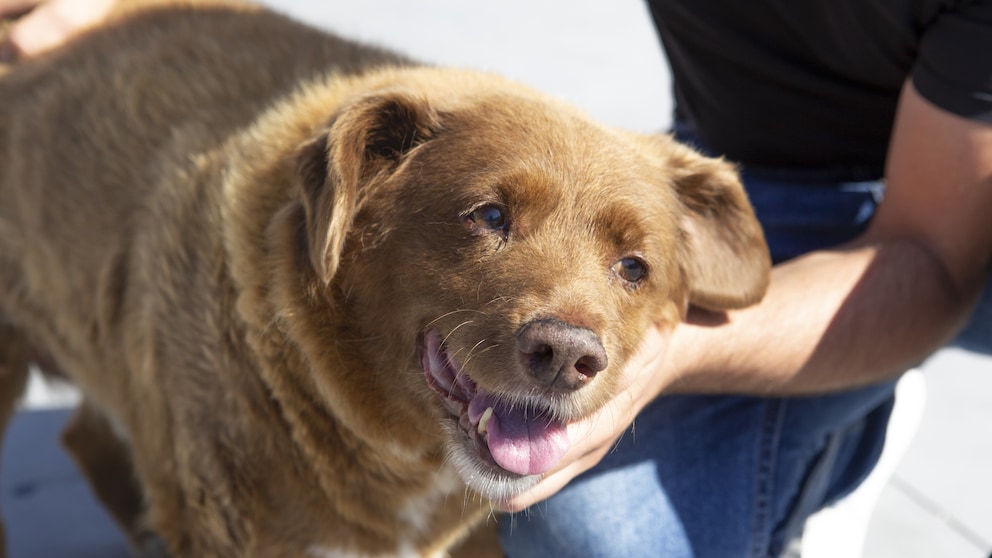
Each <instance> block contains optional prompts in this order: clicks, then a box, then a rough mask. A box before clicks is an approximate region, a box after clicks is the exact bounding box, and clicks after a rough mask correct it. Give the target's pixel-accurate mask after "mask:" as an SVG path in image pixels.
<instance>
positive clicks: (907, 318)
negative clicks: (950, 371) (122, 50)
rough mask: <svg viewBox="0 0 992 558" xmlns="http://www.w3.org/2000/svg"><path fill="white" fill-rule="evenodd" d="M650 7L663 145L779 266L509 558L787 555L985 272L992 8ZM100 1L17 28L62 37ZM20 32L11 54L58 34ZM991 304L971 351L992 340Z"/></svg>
mask: <svg viewBox="0 0 992 558" xmlns="http://www.w3.org/2000/svg"><path fill="white" fill-rule="evenodd" d="M15 1H16V0H15ZM11 2H12V0H0V13H4V12H5V4H10V3H11ZM87 3H89V8H87V9H82V10H81V11H80V12H79V13H83V14H87V15H85V16H84V17H76V18H75V19H73V18H69V17H68V16H65V15H64V14H66V13H69V12H67V11H65V10H66V9H67V8H66V6H70V5H75V9H80V8H81V7H83V4H87ZM903 4H906V5H903ZM650 5H651V8H652V13H653V15H654V17H655V21H656V23H657V26H658V28H659V31H660V34H661V37H662V41H663V42H664V44H665V47H666V51H667V53H668V55H669V57H670V59H671V62H672V69H673V75H674V78H675V89H676V100H677V114H676V122H677V126H676V133H677V135H679V137H680V138H681V139H683V140H685V141H689V142H693V143H695V144H696V145H697V146H699V147H700V148H701V149H704V150H707V151H710V152H711V153H714V154H723V155H726V156H727V157H728V158H730V159H732V160H734V161H737V162H739V163H741V164H742V169H743V176H744V179H745V182H746V185H747V187H748V189H749V193H750V195H751V197H752V201H753V202H754V204H755V207H756V209H757V211H758V215H759V218H761V219H762V221H763V224H764V225H765V227H766V234H767V236H768V240H769V243H770V245H771V247H772V251H773V255H774V257H775V259H776V261H777V262H778V265H777V266H776V268H775V270H774V272H773V281H772V285H771V288H770V291H769V293H768V295H767V297H766V298H765V300H764V301H763V302H762V303H761V304H760V305H758V306H756V307H754V308H750V309H747V310H742V311H738V312H732V313H730V314H728V315H726V316H709V315H702V314H700V313H696V314H694V315H693V316H691V319H690V320H689V322H688V323H686V324H684V325H681V326H679V327H678V328H676V329H675V330H674V331H650V332H647V335H646V338H645V342H644V348H643V350H642V351H641V353H640V354H639V356H638V357H637V358H636V359H635V360H634V362H633V363H632V364H631V366H629V367H628V370H627V371H626V372H627V375H626V377H625V381H626V385H627V386H628V389H627V390H626V391H625V392H624V393H622V394H621V395H620V396H619V397H618V398H617V399H616V400H614V401H613V402H612V404H611V405H610V406H608V407H607V408H606V409H605V410H604V411H603V412H602V413H600V414H599V415H598V416H597V417H596V418H594V419H593V420H589V421H585V422H583V423H578V424H573V425H571V426H570V437H571V438H572V441H573V447H572V450H571V451H570V453H569V454H568V455H567V456H566V457H565V459H564V460H563V461H562V464H561V465H560V467H559V469H558V470H556V471H554V472H552V473H550V474H549V475H547V476H546V478H545V479H544V480H543V481H542V483H540V484H539V485H538V486H537V487H536V488H535V489H534V490H532V491H531V492H529V493H527V494H525V495H523V496H521V497H519V498H516V499H514V500H512V501H508V502H505V503H503V506H504V507H505V509H507V510H508V511H518V510H523V509H525V508H527V507H528V506H530V505H532V504H534V503H536V502H539V501H541V500H544V499H547V502H546V503H543V504H541V505H540V506H535V507H533V508H530V509H529V510H528V511H527V512H525V513H522V514H518V515H513V516H510V517H509V518H506V519H504V520H502V521H501V527H502V530H503V533H502V540H503V543H504V547H505V549H506V551H507V553H508V554H509V556H511V557H520V556H703V557H722V556H776V555H778V554H780V553H781V552H782V550H783V548H784V545H785V544H786V543H787V542H788V540H789V539H790V538H792V537H793V536H795V535H797V534H798V533H799V532H800V530H801V527H802V524H803V521H804V520H805V518H806V517H807V516H808V515H809V514H811V513H812V512H814V511H815V510H816V509H818V508H819V507H821V506H822V505H824V504H825V503H827V502H829V501H830V500H832V499H835V498H837V497H839V496H841V495H843V494H844V493H846V492H847V491H849V490H851V489H853V488H854V487H855V486H856V485H857V483H858V482H860V480H861V479H862V478H863V476H864V475H866V474H867V472H868V471H869V470H870V469H871V467H872V466H873V464H874V462H875V460H876V458H877V455H878V453H879V451H880V448H881V444H882V441H883V436H884V430H885V425H886V422H887V419H888V414H889V411H890V410H891V404H892V401H891V394H892V383H893V382H894V380H895V379H896V378H897V377H898V376H899V374H900V373H901V372H902V371H904V370H906V369H907V368H909V367H911V366H912V365H914V364H916V363H917V362H919V361H920V360H922V359H923V358H925V357H926V356H927V355H928V354H930V353H931V352H932V351H934V350H936V349H937V348H939V347H940V346H942V345H943V344H944V343H945V342H947V340H948V339H950V338H951V337H952V336H953V335H954V333H955V332H956V331H957V330H958V329H959V328H960V327H961V326H962V324H964V323H965V321H966V318H967V317H968V315H969V314H970V313H971V312H972V309H973V308H974V307H975V302H976V300H977V299H978V297H979V294H980V292H981V290H982V287H983V285H984V282H985V281H986V276H987V274H988V270H989V267H990V262H992V227H990V226H989V225H988V224H987V222H986V221H987V219H988V217H987V216H988V215H992V125H990V122H992V67H990V64H992V57H989V56H986V53H988V52H992V49H990V47H992V7H990V3H989V2H988V1H984V0H979V1H972V2H949V3H946V2H945V3H943V4H941V5H939V6H938V5H937V2H922V3H916V4H914V5H909V3H908V2H907V3H900V2H887V3H881V2H864V1H854V0H844V1H842V2H837V1H836V0H825V1H819V0H817V1H811V2H791V3H779V2H766V1H760V0H757V1H755V2H733V1H731V0H694V1H693V2H676V1H674V0H658V1H654V2H651V3H650ZM108 6H109V4H108V3H107V0H52V2H50V3H48V4H46V5H44V6H42V7H41V8H39V10H37V11H36V12H34V13H33V14H32V15H31V17H32V18H37V20H36V21H44V20H43V18H46V17H52V18H54V19H52V20H51V21H56V22H62V23H61V24H59V25H61V26H59V25H55V24H50V25H47V26H43V27H44V28H45V29H48V31H49V32H50V31H52V30H53V29H55V30H56V32H55V33H54V35H56V36H59V35H60V34H62V35H64V34H65V33H69V32H71V31H72V30H73V29H74V26H75V27H78V26H81V25H85V24H86V23H87V22H89V21H95V20H96V19H99V17H101V16H102V15H103V14H104V13H105V12H106V11H107V10H109V7H108ZM46 14H48V15H46ZM59 14H63V15H59ZM29 21H31V20H25V22H24V23H22V24H20V25H21V26H24V27H27V25H28V22H29ZM66 21H70V23H69V24H65V22H66ZM80 22H82V23H80ZM24 27H20V26H19V27H15V29H14V41H15V42H13V43H10V44H9V45H8V46H13V47H16V48H11V49H10V50H8V52H9V53H11V54H20V55H27V56H30V55H32V54H34V53H35V52H37V51H38V50H43V49H44V48H47V44H54V43H57V41H58V40H59V39H58V37H56V39H55V41H54V42H49V43H46V44H43V45H42V46H40V47H39V46H38V43H33V42H31V40H30V39H29V37H42V36H43V35H44V34H43V33H41V32H40V31H37V32H34V33H28V32H24V34H23V35H19V34H18V33H19V32H21V31H23V29H24ZM38 42H40V43H44V41H40V39H39V41H38ZM883 176H884V179H885V182H884V183H885V187H884V201H882V200H883V188H882V182H881V179H882V178H883ZM990 308H992V304H989V303H988V302H985V303H982V304H980V305H979V306H978V317H982V316H984V318H985V319H984V321H976V322H975V324H976V326H975V327H972V328H970V331H971V333H972V337H971V339H973V340H976V339H977V340H979V341H981V340H983V339H984V340H986V342H988V340H992V332H990V331H989V327H990V323H992V318H990V314H989V312H990ZM982 327H984V328H985V329H984V330H982V329H980V328H982ZM688 394H696V395H688ZM700 394H702V395H700ZM721 394H746V395H721ZM817 394H818V395H817ZM659 395H660V397H659ZM795 395H802V396H806V397H802V398H790V397H785V396H795ZM771 396H774V397H771ZM635 416H636V417H637V422H636V430H635V431H634V432H632V433H627V431H628V430H629V426H630V424H631V422H632V421H633V419H634V418H635ZM625 433H626V434H625ZM618 438H620V441H619V442H617V439H618ZM614 448H615V451H611V450H613V449H614Z"/></svg>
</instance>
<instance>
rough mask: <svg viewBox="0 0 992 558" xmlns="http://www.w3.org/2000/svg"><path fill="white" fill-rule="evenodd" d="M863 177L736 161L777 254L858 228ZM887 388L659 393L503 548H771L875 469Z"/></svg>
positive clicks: (778, 549) (987, 311) (990, 335)
mask: <svg viewBox="0 0 992 558" xmlns="http://www.w3.org/2000/svg"><path fill="white" fill-rule="evenodd" d="M859 174H860V173H859V172H853V173H849V176H848V177H847V179H843V178H840V177H838V176H834V173H832V172H824V173H819V174H816V173H805V172H804V173H802V174H791V175H790V173H782V172H772V173H769V172H764V171H761V170H758V171H750V170H745V171H744V173H743V177H744V182H745V185H746V187H747V189H748V193H749V195H750V197H751V201H752V203H753V204H754V206H755V210H756V212H757V214H758V217H759V219H760V220H761V222H762V225H763V226H764V228H765V234H766V237H767V240H768V243H769V246H770V247H771V250H772V255H773V259H774V260H775V261H776V262H780V261H783V260H786V259H789V258H791V257H795V256H797V255H799V254H802V253H804V252H808V251H811V250H816V249H819V248H824V247H828V246H830V245H834V244H837V243H839V242H843V241H845V240H848V239H850V238H852V237H854V236H856V235H857V234H859V233H860V232H862V231H863V230H864V228H865V227H866V226H867V224H868V222H869V220H870V218H871V216H872V215H873V213H874V209H875V206H876V204H877V202H878V201H879V200H880V198H881V194H882V183H881V182H878V181H871V180H864V178H866V177H863V176H859ZM838 178H840V179H838ZM989 295H992V289H987V290H986V297H985V299H984V301H983V303H982V305H980V307H979V309H978V310H977V311H976V321H975V322H974V323H973V324H972V326H970V327H969V330H968V331H966V335H965V341H963V342H962V343H961V344H962V345H964V346H968V347H969V348H973V349H974V348H981V347H979V346H978V345H977V343H984V349H985V350H986V351H987V350H988V347H989V343H990V342H992V296H989ZM811 296H815V295H812V294H811ZM893 388H894V384H893V383H885V384H880V385H875V386H871V387H867V388H863V389H858V390H854V391H849V392H844V393H839V394H834V395H826V396H816V397H802V398H761V397H743V396H692V395H679V396H663V397H660V398H658V399H657V400H656V401H655V402H654V403H652V404H651V405H650V406H648V407H647V408H646V409H645V410H644V411H643V412H642V413H641V414H640V415H639V416H638V418H637V420H636V421H635V426H634V429H632V430H631V431H630V432H628V433H627V434H626V435H625V436H624V437H623V439H621V441H620V443H619V444H618V445H617V448H616V450H615V451H613V452H612V453H610V454H609V455H607V456H606V458H605V459H603V461H602V462H601V463H599V465H597V466H596V467H595V468H593V469H592V470H590V471H588V472H586V473H585V474H583V475H581V476H579V477H577V478H576V479H574V480H573V481H572V482H571V483H570V484H569V485H568V486H566V487H565V488H564V489H563V490H561V491H560V492H559V493H558V494H556V495H555V496H553V497H552V498H550V499H548V500H547V501H545V502H542V503H540V504H537V505H535V506H533V507H531V508H530V509H528V510H525V511H524V512H521V513H518V514H514V515H510V516H508V517H504V518H502V520H501V522H500V538H501V541H502V544H503V548H504V551H505V552H506V555H507V556H508V557H510V558H524V557H549V556H554V557H610V556H616V557H623V558H635V557H640V556H643V557H666V558H667V557H673V558H682V557H700V558H723V557H728V558H729V557H745V556H746V557H775V556H779V555H780V554H781V553H782V552H783V550H784V547H785V545H787V544H788V542H789V541H790V540H791V539H792V538H793V537H795V536H797V535H799V534H800V533H801V531H802V526H803V523H804V522H805V520H806V518H807V517H808V516H809V515H810V514H812V513H813V512H815V511H816V510H818V509H820V508H821V507H823V506H825V505H827V504H829V503H830V502H832V501H834V500H836V499H838V498H840V497H842V496H844V495H845V494H847V493H848V492H850V491H851V490H853V489H854V488H855V487H857V485H858V484H859V483H860V482H861V481H862V480H863V479H864V478H865V477H866V476H867V475H868V473H869V472H870V471H871V469H872V467H874V465H875V462H876V461H877V460H878V456H879V454H880V453H881V450H882V445H883V443H884V441H885V429H886V426H887V423H888V419H889V414H890V412H891V410H892V405H893V403H894V399H893Z"/></svg>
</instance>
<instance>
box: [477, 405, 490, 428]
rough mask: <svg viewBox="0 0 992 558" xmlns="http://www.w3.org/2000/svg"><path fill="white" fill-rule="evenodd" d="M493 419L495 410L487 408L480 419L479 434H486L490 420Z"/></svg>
mask: <svg viewBox="0 0 992 558" xmlns="http://www.w3.org/2000/svg"><path fill="white" fill-rule="evenodd" d="M491 418H493V408H492V407H486V412H484V413H482V416H481V417H480V418H479V434H485V433H486V428H487V427H488V426H489V419H491Z"/></svg>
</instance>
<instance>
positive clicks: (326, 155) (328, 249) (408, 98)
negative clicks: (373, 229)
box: [297, 91, 440, 284]
mask: <svg viewBox="0 0 992 558" xmlns="http://www.w3.org/2000/svg"><path fill="white" fill-rule="evenodd" d="M439 129H440V125H439V123H438V118H437V113H436V112H435V111H434V110H433V109H432V107H431V106H430V104H429V103H428V102H427V100H426V99H424V98H422V97H419V96H417V95H415V94H413V93H410V92H406V91H386V92H380V93H375V94H371V95H368V96H365V97H362V98H359V99H357V100H356V101H354V102H352V103H349V105H348V106H347V107H345V108H344V109H343V110H342V111H341V112H339V113H338V114H337V115H336V116H335V117H334V118H333V120H332V121H331V124H330V126H329V128H328V129H326V130H324V131H323V132H322V133H321V134H319V135H318V136H317V137H314V138H313V139H311V140H310V141H308V142H306V143H305V144H304V145H303V146H302V147H301V148H300V150H299V152H298V155H297V169H298V173H299V177H300V181H301V185H302V196H303V205H304V208H305V210H306V225H307V239H308V242H309V252H310V261H311V263H312V265H313V267H314V270H315V271H316V272H317V275H318V276H319V277H320V278H321V279H322V280H323V282H324V284H328V283H330V281H331V279H332V278H333V277H334V273H335V272H336V271H337V267H338V263H339V260H340V257H341V252H342V250H343V249H344V243H345V238H346V236H347V233H348V230H349V229H350V228H351V224H352V221H353V220H354V217H355V214H356V213H357V211H358V208H359V203H360V202H359V200H360V198H361V197H362V192H361V190H362V188H363V187H364V186H365V185H367V184H368V183H369V182H371V181H374V180H375V179H376V178H379V177H382V176H384V175H385V174H387V173H389V172H391V171H393V170H395V169H396V168H397V167H398V166H399V164H400V163H401V162H402V160H403V158H404V157H405V156H406V155H407V154H408V153H409V152H410V151H411V150H412V149H413V148H414V147H416V146H417V145H420V144H421V143H423V142H424V141H427V140H428V139H430V138H431V137H433V136H434V135H435V134H436V133H437V131H438V130H439Z"/></svg>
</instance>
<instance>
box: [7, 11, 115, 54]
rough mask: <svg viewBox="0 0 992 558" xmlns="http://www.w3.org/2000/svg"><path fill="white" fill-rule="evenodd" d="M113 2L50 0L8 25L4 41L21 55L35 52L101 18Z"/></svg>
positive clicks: (63, 39)
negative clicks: (11, 25)
mask: <svg viewBox="0 0 992 558" xmlns="http://www.w3.org/2000/svg"><path fill="white" fill-rule="evenodd" d="M0 1H11V0H0ZM113 3H114V0H51V1H50V2H48V3H46V4H44V5H40V6H38V7H37V8H36V9H35V10H34V11H32V12H31V13H29V14H28V15H26V16H25V17H24V18H22V19H21V20H20V21H18V22H17V23H16V24H15V25H14V26H13V27H12V28H11V29H10V33H9V35H8V41H9V42H10V43H11V44H12V45H13V46H14V47H16V48H17V50H18V51H19V52H20V54H21V55H22V56H24V57H32V56H36V55H38V54H40V53H42V52H44V51H46V50H50V49H52V48H54V47H56V46H58V45H60V44H62V43H63V42H65V41H66V39H68V38H69V37H71V36H72V35H74V34H75V33H77V32H79V31H80V30H82V29H84V28H86V27H88V26H90V25H92V24H93V23H95V22H97V21H99V20H101V19H103V17H104V16H106V14H107V13H109V11H110V9H111V8H112V7H113Z"/></svg>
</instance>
